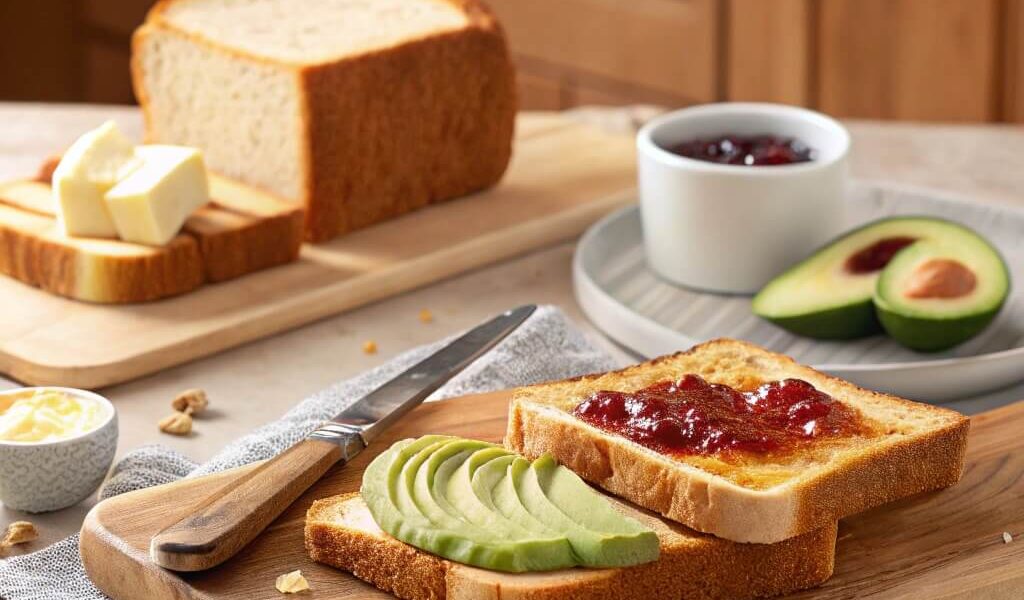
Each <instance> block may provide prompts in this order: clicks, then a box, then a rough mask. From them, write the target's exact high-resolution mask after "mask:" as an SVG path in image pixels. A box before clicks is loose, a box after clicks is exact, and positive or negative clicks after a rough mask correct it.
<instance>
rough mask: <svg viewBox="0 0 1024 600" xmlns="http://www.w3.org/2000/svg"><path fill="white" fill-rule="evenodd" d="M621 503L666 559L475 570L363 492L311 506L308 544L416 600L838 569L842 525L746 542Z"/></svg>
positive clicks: (760, 583) (700, 586) (716, 589)
mask: <svg viewBox="0 0 1024 600" xmlns="http://www.w3.org/2000/svg"><path fill="white" fill-rule="evenodd" d="M612 503H613V505H614V506H615V507H616V508H617V509H619V510H621V511H622V512H624V513H625V514H627V515H628V516H630V517H632V518H634V519H637V520H638V521H640V522H641V523H643V524H644V525H646V526H648V527H650V528H651V529H653V530H654V531H655V532H656V533H657V534H658V538H659V540H660V541H661V557H660V558H659V559H658V560H657V561H656V562H653V563H647V564H643V565H638V566H635V567H629V568H624V569H583V568H577V569H569V570H561V571H551V572H546V573H516V574H512V573H501V572H497V571H488V570H485V569H479V568H476V567H470V566H466V565H462V564H459V563H454V562H451V561H449V560H445V559H443V558H440V557H438V556H435V555H433V554H430V553H427V552H423V551H421V550H418V549H416V548H414V547H413V546H410V545H408V544H405V543H404V542H400V541H398V540H396V539H395V538H393V537H391V536H389V535H388V534H386V533H384V532H383V531H381V529H380V527H378V526H377V524H376V522H374V520H373V516H372V515H371V514H370V511H369V509H368V508H367V506H366V504H365V503H364V502H363V499H362V498H361V497H360V496H359V495H358V494H344V495H340V496H333V497H330V498H325V499H323V500H319V501H317V502H315V503H314V504H313V506H312V507H310V509H309V511H308V513H307V515H306V532H305V536H306V549H307V550H308V551H309V555H310V557H311V558H312V559H313V560H315V561H318V562H322V563H325V564H328V565H331V566H333V567H337V568H340V569H344V570H346V571H349V572H351V573H353V574H354V575H355V576H356V577H359V578H360V579H363V580H364V581H367V582H369V583H372V584H373V585H375V586H377V587H378V588H380V589H382V590H385V591H387V592H391V593H392V594H394V595H396V596H398V597H399V598H405V599H407V600H427V599H441V598H444V599H447V600H479V599H492V598H493V599H499V598H500V599H501V600H546V599H550V600H565V599H566V598H587V599H593V600H620V599H621V600H632V599H638V598H665V599H676V598H703V599H706V600H711V599H718V598H722V599H725V598H730V599H743V598H758V597H764V596H774V595H777V594H782V593H786V592H790V591H794V590H798V589H803V588H807V587H811V586H814V585H817V584H819V583H821V582H823V581H825V580H826V579H828V578H829V577H830V576H831V574H832V567H833V562H834V558H835V556H834V553H835V538H836V524H835V523H831V524H830V525H828V526H826V527H823V528H820V529H817V530H815V531H812V532H810V533H807V534H804V535H801V536H798V537H794V538H792V539H789V540H786V541H784V542H781V543H778V544H737V543H734V542H729V541H727V540H722V539H719V538H716V537H713V536H710V535H705V534H701V533H698V532H695V531H692V530H690V529H688V528H686V527H683V526H681V525H678V524H675V523H670V522H666V521H664V520H662V519H659V518H657V517H656V516H654V515H652V514H650V513H648V512H646V511H642V510H639V509H636V508H633V507H631V506H628V505H626V504H625V503H622V502H619V501H614V500H613V501H612Z"/></svg>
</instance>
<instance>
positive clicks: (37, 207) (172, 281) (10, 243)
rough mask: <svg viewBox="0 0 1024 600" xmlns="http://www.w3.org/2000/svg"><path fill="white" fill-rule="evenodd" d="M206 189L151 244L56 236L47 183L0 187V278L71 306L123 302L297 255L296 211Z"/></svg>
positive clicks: (215, 179) (228, 186)
mask: <svg viewBox="0 0 1024 600" xmlns="http://www.w3.org/2000/svg"><path fill="white" fill-rule="evenodd" d="M50 162H52V161H50ZM46 169H47V167H46V166H45V165H44V167H43V170H46ZM40 176H42V173H41V175H40ZM210 190H211V196H212V197H213V199H214V201H213V203H211V204H210V205H209V206H206V207H203V208H201V209H199V210H198V211H197V212H195V213H194V214H193V215H192V216H190V217H189V219H188V220H187V221H186V223H185V226H184V228H183V230H182V233H180V234H178V236H177V237H175V238H174V239H173V240H172V241H171V242H170V243H169V244H167V245H165V246H162V247H152V246H145V245H140V244H131V243H127V242H122V241H119V240H100V239H90V238H73V237H68V236H65V235H64V234H63V233H62V232H61V231H60V230H59V228H58V227H57V225H56V221H55V209H54V205H53V196H52V194H51V191H50V186H49V184H47V183H42V182H40V181H38V180H31V181H30V180H26V181H13V182H9V183H5V184H0V239H2V241H3V250H2V255H0V272H2V273H4V274H5V275H8V276H11V277H14V278H16V279H18V280H20V281H22V282H24V283H27V284H29V285H33V286H36V287H39V288H41V289H44V290H46V291H48V292H51V293H54V294H58V295H61V296H67V297H69V298H74V299H77V300H84V301H87V302H98V303H132V302H146V301H151V300H157V299H160V298H166V297H168V296H174V295H178V294H183V293H185V292H189V291H192V290H194V289H196V288H198V287H199V286H201V285H202V284H203V283H214V282H219V281H226V280H229V279H233V278H235V277H240V276H242V275H245V274H248V273H252V272H255V271H258V270H261V269H266V268H269V267H273V266H276V265H281V264H285V263H287V262H290V261H293V260H295V259H296V258H298V255H299V249H300V247H301V244H302V210H301V209H300V208H299V207H296V206H294V205H292V204H289V203H287V202H285V201H282V200H280V199H278V198H275V197H273V196H271V195H270V194H267V193H264V192H261V191H259V190H256V189H254V188H250V187H248V186H244V185H240V184H238V183H236V182H233V181H230V180H228V179H226V178H224V177H221V176H218V175H213V174H211V175H210Z"/></svg>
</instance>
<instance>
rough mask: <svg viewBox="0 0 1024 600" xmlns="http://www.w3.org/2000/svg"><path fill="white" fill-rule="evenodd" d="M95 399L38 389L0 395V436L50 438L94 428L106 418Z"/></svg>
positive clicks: (14, 439)
mask: <svg viewBox="0 0 1024 600" xmlns="http://www.w3.org/2000/svg"><path fill="white" fill-rule="evenodd" d="M106 417H107V415H106V414H105V411H104V408H103V406H102V405H100V404H99V403H98V402H96V401H95V400H92V399H90V398H84V397H79V396H72V395H70V394H67V393H65V392H62V391H60V390H50V389H39V390H34V391H29V392H23V393H18V394H14V395H4V396H2V397H0V440H3V441H7V442H52V441H56V440H62V439H67V438H70V437H74V436H76V435H79V434H82V433H86V432H88V431H92V430H93V429H96V428H97V427H99V426H100V425H102V424H103V422H104V421H105V420H106Z"/></svg>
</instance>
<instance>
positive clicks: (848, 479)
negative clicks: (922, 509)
mask: <svg viewBox="0 0 1024 600" xmlns="http://www.w3.org/2000/svg"><path fill="white" fill-rule="evenodd" d="M723 354H727V355H729V356H730V357H734V358H736V359H737V360H739V361H741V362H742V361H744V360H749V361H751V362H752V364H755V365H756V364H757V363H760V364H761V365H764V364H768V363H769V362H770V363H772V364H773V368H774V369H775V371H774V372H775V373H785V374H786V375H785V376H787V377H795V378H801V379H805V380H807V381H810V382H811V383H813V384H815V385H816V387H818V388H819V389H823V390H824V391H826V392H828V393H831V394H833V395H834V396H842V397H843V398H858V399H859V401H860V402H862V403H867V402H873V403H879V404H884V405H885V406H887V407H891V408H892V409H893V410H896V411H907V412H910V413H914V414H918V415H924V416H925V417H926V418H929V419H934V420H935V421H936V424H935V426H933V427H931V428H929V429H927V430H925V431H922V432H915V433H911V434H907V435H901V436H895V437H893V438H891V439H890V438H889V437H885V438H879V441H878V442H877V443H872V444H871V445H868V446H867V447H866V448H864V449H863V450H862V451H860V450H858V451H857V452H855V453H851V455H850V456H840V457H838V458H837V459H836V460H835V461H834V464H833V463H829V467H830V468H829V469H827V470H824V471H822V472H817V473H814V474H812V475H808V476H798V477H794V478H793V479H792V480H791V481H787V482H784V483H782V484H781V485H777V486H769V487H767V488H766V489H752V488H750V487H747V486H743V485H739V484H737V483H736V482H734V481H731V480H729V479H727V478H725V477H722V476H719V475H715V474H712V473H709V472H706V471H703V470H701V469H700V468H698V467H695V466H692V465H686V464H684V463H682V462H680V461H677V460H674V459H672V458H670V457H667V456H664V455H661V454H659V453H657V452H654V451H652V450H649V449H647V448H644V447H642V446H640V445H638V444H635V443H633V442H631V441H629V440H627V439H626V438H623V437H621V436H616V435H610V434H607V433H605V432H603V431H601V430H599V429H597V428H595V427H592V426H590V425H589V424H587V423H585V422H583V421H581V420H579V419H576V418H575V417H573V416H572V415H571V414H570V413H569V412H567V410H566V408H567V407H565V406H552V404H551V403H548V402H545V401H544V400H543V398H544V397H545V396H547V397H562V395H563V394H565V395H566V398H568V396H571V397H572V398H574V399H575V400H568V399H567V400H566V402H578V401H579V400H582V396H585V395H586V394H587V393H590V392H592V391H596V390H597V389H601V388H602V387H603V386H607V385H611V384H612V382H613V381H615V380H618V381H620V382H621V381H627V382H633V381H634V380H636V379H637V378H638V377H639V378H641V379H643V381H644V383H647V382H648V381H649V380H651V379H652V378H654V379H657V378H660V379H662V380H664V379H665V378H668V377H670V376H676V377H677V376H678V375H681V374H682V373H681V372H679V371H678V370H675V371H673V369H674V368H675V366H676V365H678V364H679V363H682V362H689V363H693V362H694V361H696V362H700V361H701V358H702V357H707V359H708V363H709V364H710V363H711V362H713V360H714V357H718V356H721V355H723ZM684 359H685V361H684ZM755 368H756V366H755ZM704 375H705V376H706V377H709V378H710V379H711V380H712V381H715V375H714V372H713V369H712V373H711V374H710V375H709V374H708V373H704ZM732 376H733V377H738V379H741V380H742V379H744V378H746V377H750V378H751V379H752V381H751V383H756V381H754V380H757V379H758V377H757V375H756V371H755V372H754V373H753V374H739V375H737V374H736V373H733V374H732ZM776 378H777V377H776ZM764 379H765V378H763V377H762V378H761V380H764ZM730 382H731V381H730ZM623 385H624V387H626V388H629V387H630V385H633V386H634V387H633V389H637V387H641V384H639V383H636V384H632V383H630V384H621V383H620V388H621V387H623ZM844 401H845V400H844ZM509 410H510V412H509V422H508V430H507V434H506V439H505V443H506V445H508V446H509V447H510V448H511V449H512V450H514V451H516V452H519V453H521V454H523V455H525V456H527V457H530V458H535V457H537V456H539V455H541V454H543V453H545V452H547V453H550V454H552V455H553V456H554V457H555V458H556V459H557V460H558V461H559V462H561V463H563V464H565V465H566V466H567V467H569V468H570V469H572V470H574V471H576V472H577V473H578V474H579V475H580V476H581V477H583V478H584V479H587V480H588V481H590V482H592V483H594V484H596V485H599V486H600V487H602V488H604V489H606V490H608V491H609V492H611V493H613V494H616V495H618V496H621V497H623V498H626V499H628V500H630V501H632V502H635V503H637V504H639V505H641V506H644V507H645V508H648V509H650V510H653V511H655V512H658V513H659V514H662V515H664V516H665V517H667V518H670V519H673V520H676V521H679V522H681V523H684V524H686V525H688V526H690V527H693V528H694V529H697V530H699V531H704V532H708V533H712V534H714V535H717V536H720V537H724V538H726V539H731V540H735V541H739V542H756V543H773V542H778V541H780V540H784V539H787V538H789V537H792V536H795V535H799V534H802V533H804V532H807V531H810V530H812V529H815V528H817V527H821V526H822V525H825V524H827V523H830V522H833V521H835V520H837V519H840V518H842V517H845V516H847V515H851V514H855V513H858V512H861V511H863V510H867V509H869V508H872V507H875V506H879V505H881V504H884V503H886V502H890V501H892V500H897V499H899V498H903V497H906V496H909V495H912V494H916V493H919V492H923V491H928V490H934V489H939V488H943V487H948V486H950V485H953V484H954V483H956V482H957V481H958V480H959V478H960V475H961V473H962V471H963V457H964V451H965V449H966V443H967V431H968V428H969V426H970V422H969V420H968V419H967V418H966V417H964V416H962V415H959V414H958V413H955V412H953V411H949V410H946V409H942V408H938V407H934V406H930V405H924V404H918V403H915V402H911V401H909V400H904V399H901V398H897V397H895V396H889V395H886V394H880V393H877V392H871V391H868V390H864V389H862V388H859V387H857V386H855V385H853V384H852V383H849V382H847V381H844V380H841V379H838V378H836V377H832V376H829V375H826V374H823V373H819V372H817V371H815V370H813V369H811V368H810V367H806V366H802V365H799V364H798V363H796V362H795V361H793V360H792V359H790V358H788V357H785V356H782V355H779V354H774V353H771V352H768V351H767V350H764V349H762V348H759V347H757V346H755V345H753V344H749V343H746V342H740V341H736V340H714V341H711V342H707V343H705V344H701V345H699V346H696V347H694V348H692V349H690V350H688V351H686V352H681V353H677V354H675V355H671V356H664V357H660V358H657V359H654V360H653V361H650V362H648V363H642V364H639V365H636V366H632V367H628V368H626V369H623V370H620V371H615V372H612V373H607V374H596V375H589V376H584V377H580V378H576V379H573V380H567V381H565V382H554V383H551V384H541V385H539V386H531V387H529V388H524V389H523V390H521V391H520V392H517V393H516V395H515V396H514V397H513V400H512V403H511V405H510V409H509Z"/></svg>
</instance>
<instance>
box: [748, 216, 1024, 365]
mask: <svg viewBox="0 0 1024 600" xmlns="http://www.w3.org/2000/svg"><path fill="white" fill-rule="evenodd" d="M1009 287H1010V278H1009V272H1008V270H1007V268H1006V265H1005V263H1004V262H1003V259H1002V258H1001V257H1000V255H999V253H998V251H996V249H995V248H993V247H992V245H991V244H989V243H988V242H987V241H985V239H983V238H982V237H981V236H979V235H978V234H977V233H975V232H974V231H972V230H970V229H968V228H966V227H964V226H962V225H959V224H957V223H953V222H951V221H946V220H944V219H938V218H933V217H894V218H889V219H882V220H879V221H874V222H872V223H868V224H867V225H864V226H862V227H860V228H858V229H855V230H853V231H851V232H849V233H847V234H845V235H843V236H841V237H840V238H838V239H836V240H835V241H833V242H831V243H830V244H828V245H826V246H825V247H823V248H822V249H821V250H819V251H817V252H816V253H814V254H813V255H812V256H811V257H810V258H808V259H806V260H804V261H803V262H801V263H799V264H797V265H796V266H794V267H793V268H791V269H789V270H788V271H786V272H785V273H783V274H782V275H780V276H778V277H776V278H775V279H774V280H772V281H771V282H769V283H768V285H767V286H765V288H764V289H762V290H761V292H760V293H758V294H757V296H755V297H754V301H753V311H754V313H755V314H757V315H758V316H760V317H762V318H765V319H767V320H769V321H771V322H773V323H775V324H776V325H778V326H780V327H782V328H784V329H787V330H789V331H791V332H793V333H796V334H799V335H804V336H808V337H813V338H819V339H852V338H858V337H863V336H867V335H871V334H874V333H878V332H879V331H881V330H882V328H883V327H884V329H885V330H886V332H887V333H889V335H891V336H892V337H893V338H894V339H895V340H896V341H898V342H899V343H901V344H903V345H905V346H907V347H909V348H912V349H915V350H920V351H938V350H944V349H947V348H950V347H952V346H955V345H956V344H959V343H961V342H963V341H965V340H967V339H968V338H970V337H972V336H973V335H975V334H977V333H978V332H979V331H981V330H982V329H984V328H985V326H987V325H988V323H989V322H991V320H992V319H993V318H994V317H995V315H996V314H997V313H998V312H999V309H1000V308H1001V307H1002V305H1003V303H1004V302H1005V300H1006V297H1007V295H1008V293H1009Z"/></svg>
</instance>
